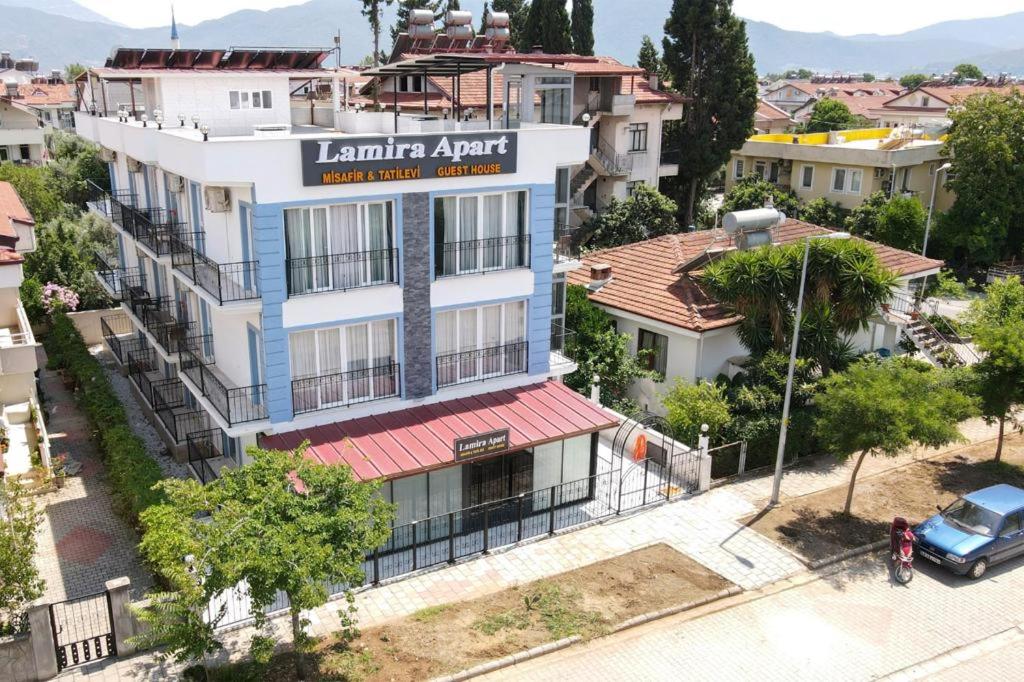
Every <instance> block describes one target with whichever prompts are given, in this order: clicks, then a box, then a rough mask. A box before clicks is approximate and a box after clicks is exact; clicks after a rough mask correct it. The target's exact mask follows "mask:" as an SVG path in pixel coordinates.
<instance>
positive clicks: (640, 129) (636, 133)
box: [629, 123, 647, 152]
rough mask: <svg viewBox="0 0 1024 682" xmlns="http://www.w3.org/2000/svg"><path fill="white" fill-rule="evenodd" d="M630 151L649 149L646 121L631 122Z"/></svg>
mask: <svg viewBox="0 0 1024 682" xmlns="http://www.w3.org/2000/svg"><path fill="white" fill-rule="evenodd" d="M629 151H631V152H645V151H647V124H646V123H630V124H629Z"/></svg>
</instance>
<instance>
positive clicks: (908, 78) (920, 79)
mask: <svg viewBox="0 0 1024 682" xmlns="http://www.w3.org/2000/svg"><path fill="white" fill-rule="evenodd" d="M930 79H931V76H926V75H925V74H923V73H908V74H907V75H905V76H903V77H902V78H900V85H902V86H903V87H905V88H906V89H907V90H913V89H914V88H918V87H920V86H921V83H924V82H925V81H927V80H930Z"/></svg>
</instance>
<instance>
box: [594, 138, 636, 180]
mask: <svg viewBox="0 0 1024 682" xmlns="http://www.w3.org/2000/svg"><path fill="white" fill-rule="evenodd" d="M595 137H596V136H595ZM590 162H591V165H592V166H594V167H595V169H596V170H597V171H598V172H600V173H601V174H602V175H607V176H611V177H624V176H627V175H629V174H630V173H631V172H632V170H633V155H631V154H619V153H617V152H616V151H615V148H614V147H612V146H611V145H610V144H608V143H607V142H605V141H604V140H603V139H601V138H600V137H596V144H593V145H592V146H591V148H590Z"/></svg>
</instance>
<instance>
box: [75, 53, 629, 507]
mask: <svg viewBox="0 0 1024 682" xmlns="http://www.w3.org/2000/svg"><path fill="white" fill-rule="evenodd" d="M154 52H155V51H148V52H145V51H131V50H121V51H119V52H117V53H116V54H115V55H114V56H113V57H112V58H111V60H109V61H108V63H107V65H106V66H105V67H103V68H101V69H94V70H92V71H90V72H89V73H88V74H86V75H84V76H83V78H82V84H83V86H84V88H85V93H86V96H85V99H84V101H85V102H86V103H87V106H88V107H89V109H90V110H92V109H93V107H95V109H96V114H95V115H94V114H93V113H92V112H91V111H81V112H79V113H78V114H76V118H77V122H76V124H77V129H78V131H79V134H81V135H83V136H85V137H87V138H88V139H91V140H93V141H95V142H96V143H98V144H100V145H101V146H102V148H103V155H104V158H106V159H107V160H108V163H109V165H110V187H109V189H108V190H107V191H104V192H101V193H99V194H98V195H97V197H96V201H95V202H94V203H93V204H92V206H93V209H94V210H95V211H97V212H98V213H100V214H102V215H105V216H107V217H108V218H109V219H110V220H111V222H112V224H113V225H114V227H115V229H116V231H117V233H118V245H117V249H116V250H115V251H114V252H111V253H106V254H99V255H98V271H97V276H98V277H99V278H100V281H101V282H102V283H103V284H104V286H106V287H107V289H108V291H109V292H110V293H111V294H112V295H114V296H117V297H118V298H119V299H120V300H122V302H123V304H122V305H123V309H124V314H123V316H119V317H116V318H112V319H110V320H106V321H105V322H104V324H105V325H106V326H105V329H104V331H105V335H106V337H107V343H108V345H109V346H110V349H111V351H112V353H113V354H114V355H115V356H117V357H118V358H119V360H120V362H121V363H122V364H123V365H124V367H125V370H126V371H127V372H128V373H129V374H130V375H131V376H132V377H133V380H134V381H135V384H136V386H137V388H138V391H139V394H140V396H141V397H142V398H143V399H144V400H145V401H146V403H147V404H148V407H149V409H150V410H151V412H153V413H154V415H155V416H156V417H157V422H159V423H160V424H162V428H163V431H164V434H163V435H164V437H165V439H166V440H169V441H170V443H171V444H172V446H173V447H174V448H176V449H178V451H179V452H180V453H181V456H182V457H186V458H187V459H188V460H189V462H190V464H191V465H192V467H193V469H194V471H195V473H196V475H197V476H199V477H200V478H201V479H208V478H210V477H213V476H216V475H217V472H218V471H219V470H220V468H221V467H223V466H237V465H241V464H244V463H245V462H246V455H245V453H244V449H245V448H246V447H247V446H250V445H255V444H262V445H265V446H267V447H287V448H293V447H297V446H299V445H300V444H301V443H302V442H303V441H304V440H308V441H310V442H311V444H312V448H311V449H310V451H309V456H313V457H316V458H317V459H319V460H320V461H325V462H345V463H347V464H349V465H350V466H351V467H352V469H353V472H354V473H355V474H356V476H357V477H362V478H381V477H383V478H385V479H387V484H386V492H387V494H388V495H389V497H390V499H393V500H394V501H396V502H397V503H398V504H399V507H398V508H399V512H398V513H399V520H400V521H403V522H404V521H408V520H414V519H417V518H421V517H422V515H423V514H429V515H431V516H433V515H435V514H440V513H447V512H450V511H452V510H454V509H458V508H460V505H465V504H467V503H469V502H472V503H474V504H476V503H482V502H486V501H488V500H492V499H499V498H501V497H503V496H507V495H510V494H512V493H515V494H518V493H519V492H523V491H524V490H527V489H528V490H531V491H532V490H534V489H537V488H542V487H544V486H550V485H553V484H554V483H561V482H563V481H567V480H569V479H570V478H574V477H581V478H585V477H586V475H587V472H588V471H590V470H591V469H592V466H593V464H594V462H593V454H594V452H596V438H597V437H596V432H597V431H598V430H600V429H601V428H607V427H608V426H609V425H611V424H614V419H612V418H611V417H609V416H608V415H606V414H605V413H603V412H601V411H600V410H599V409H597V408H596V407H595V406H593V405H592V404H590V403H589V402H588V401H586V400H585V399H584V398H583V397H582V396H578V395H577V394H574V393H572V392H571V391H569V390H568V389H565V388H564V387H563V386H561V384H560V383H558V382H557V379H558V378H559V377H560V376H562V375H564V374H565V373H568V372H571V371H573V370H574V369H575V365H574V364H573V363H572V362H571V360H569V359H568V358H567V357H565V355H564V354H563V353H562V352H561V350H562V349H563V348H564V345H563V344H564V341H565V330H564V329H563V327H562V326H561V324H560V322H559V321H560V319H561V316H562V314H563V313H562V311H563V310H564V295H565V293H564V291H565V273H566V272H567V271H568V270H569V269H571V268H572V267H574V266H575V265H578V262H576V261H573V260H571V259H570V258H567V257H566V253H565V251H564V250H560V249H559V243H558V241H557V240H556V238H555V231H554V224H555V211H556V209H555V204H556V187H557V183H558V181H557V178H558V175H559V169H560V168H569V167H572V166H573V165H576V164H579V163H581V162H582V161H584V160H585V159H586V155H587V137H588V133H587V131H586V130H584V129H583V128H581V127H579V126H571V125H555V124H548V123H540V122H535V121H531V120H522V121H518V122H516V125H515V126H508V125H506V123H505V122H504V121H503V120H502V119H501V118H500V117H495V118H493V119H492V118H483V119H479V118H478V119H476V120H473V121H459V120H452V119H450V118H448V119H446V118H442V117H440V116H436V115H435V116H431V115H422V114H419V113H418V114H409V113H405V112H398V111H390V112H387V111H385V112H371V111H365V110H358V109H355V108H351V107H349V108H346V107H345V106H344V105H343V104H342V93H340V92H339V93H338V94H337V95H335V96H334V97H333V101H334V104H335V107H336V108H335V109H334V110H333V111H332V112H331V114H332V116H331V119H332V120H331V123H330V125H327V126H317V125H310V124H308V122H307V121H306V120H302V119H298V121H297V120H296V118H294V117H296V116H301V115H305V114H304V113H302V112H301V111H300V113H299V114H296V113H295V111H296V109H295V108H294V107H293V106H292V102H291V101H290V93H291V92H293V91H294V90H295V88H296V87H298V86H300V85H301V84H302V83H303V82H309V81H311V80H320V79H326V80H331V79H332V78H333V76H331V72H325V70H323V69H320V68H319V65H320V63H321V62H322V61H323V59H324V58H325V57H326V53H317V52H296V51H288V50H271V51H259V53H252V52H250V53H247V54H239V51H217V52H216V53H209V52H205V51H186V50H166V51H162V52H161V53H160V54H154ZM186 52H188V53H189V54H185V53H186ZM186 59H187V61H188V63H189V64H202V65H203V66H202V67H201V68H197V67H195V66H192V67H189V68H178V67H176V66H175V64H177V63H179V61H181V60H186ZM147 60H152V61H147ZM236 60H238V61H236ZM239 63H245V64H247V65H248V66H246V67H244V68H241V67H238V66H237V64H239ZM455 64H458V69H459V70H460V72H461V73H472V72H474V71H486V72H487V73H491V72H492V71H496V70H499V69H501V68H502V64H500V63H493V62H488V61H487V60H486V59H485V58H483V57H474V56H452V55H447V56H441V55H434V56H429V57H422V58H419V59H418V60H413V61H409V62H405V63H399V64H393V65H388V66H387V67H382V69H381V70H380V71H379V75H380V77H390V75H391V74H394V73H397V72H398V71H399V70H401V69H406V68H407V69H409V70H412V71H422V72H425V73H427V74H430V75H432V76H433V77H441V75H443V74H447V73H448V72H449V71H450V70H452V69H454V65H455ZM389 69H390V70H389ZM452 73H453V75H454V71H452ZM495 75H496V74H495ZM506 78H507V79H508V78H512V79H514V80H516V82H517V83H518V84H519V86H520V87H525V88H530V87H533V85H534V84H535V81H534V80H533V79H534V76H533V75H531V74H517V75H514V76H510V75H508V74H506ZM335 80H337V79H335ZM492 85H493V83H492ZM495 92H498V93H499V95H498V96H499V97H500V96H501V95H500V90H496V91H495ZM104 101H105V102H106V104H105V105H102V104H101V103H102V102H104ZM143 112H145V113H143ZM526 118H527V119H528V117H526ZM105 189H106V188H105ZM549 412H550V413H551V414H554V415H559V416H557V417H554V418H553V417H551V414H549ZM530 415H533V417H530ZM484 436H486V437H487V439H494V440H493V442H492V443H491V445H490V449H486V448H485V450H486V451H485V452H482V453H481V452H478V451H477V450H473V447H472V446H473V443H475V442H477V441H479V440H480V438H482V437H484ZM460 448H462V450H460ZM482 455H485V456H483V457H482ZM556 462H557V463H556ZM555 479H557V481H556V480H555Z"/></svg>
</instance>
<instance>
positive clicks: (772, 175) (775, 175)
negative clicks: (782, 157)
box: [768, 161, 781, 184]
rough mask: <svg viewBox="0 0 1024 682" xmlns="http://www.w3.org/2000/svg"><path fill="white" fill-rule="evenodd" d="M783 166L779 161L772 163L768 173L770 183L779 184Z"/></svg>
mask: <svg viewBox="0 0 1024 682" xmlns="http://www.w3.org/2000/svg"><path fill="white" fill-rule="evenodd" d="M780 171H781V166H780V164H779V162H778V161H772V162H771V165H770V166H769V171H768V181H769V182H774V183H776V184H778V182H779V172H780Z"/></svg>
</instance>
